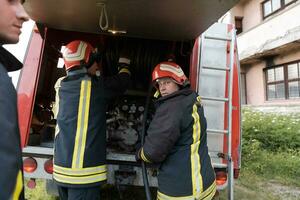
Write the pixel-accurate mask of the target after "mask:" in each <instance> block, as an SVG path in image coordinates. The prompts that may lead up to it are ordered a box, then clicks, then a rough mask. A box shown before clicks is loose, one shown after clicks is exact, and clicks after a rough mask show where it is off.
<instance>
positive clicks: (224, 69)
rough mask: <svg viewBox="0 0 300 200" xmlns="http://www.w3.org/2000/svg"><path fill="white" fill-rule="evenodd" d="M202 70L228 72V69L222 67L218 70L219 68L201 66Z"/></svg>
mask: <svg viewBox="0 0 300 200" xmlns="http://www.w3.org/2000/svg"><path fill="white" fill-rule="evenodd" d="M202 68H203V69H212V70H220V71H230V68H229V67H226V68H224V67H222V68H220V67H207V66H203V67H202Z"/></svg>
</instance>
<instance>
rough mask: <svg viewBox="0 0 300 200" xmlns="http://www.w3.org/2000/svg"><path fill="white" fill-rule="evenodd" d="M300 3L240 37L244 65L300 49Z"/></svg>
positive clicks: (239, 44) (241, 59)
mask: <svg viewBox="0 0 300 200" xmlns="http://www.w3.org/2000/svg"><path fill="white" fill-rule="evenodd" d="M299 19H300V2H297V3H295V4H293V5H291V6H290V7H288V8H286V9H285V10H283V11H281V12H279V13H277V14H275V15H274V16H271V17H270V18H269V19H265V20H264V21H263V22H262V23H260V24H258V25H257V26H255V27H253V28H252V29H250V30H248V31H246V32H244V33H242V34H240V35H239V36H238V39H237V40H238V41H237V42H238V51H239V56H240V61H241V63H242V64H248V63H252V62H255V61H257V60H259V59H261V58H263V57H267V56H273V55H278V54H281V53H284V52H286V51H290V50H293V49H295V48H299V47H300V20H299Z"/></svg>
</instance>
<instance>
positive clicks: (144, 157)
mask: <svg viewBox="0 0 300 200" xmlns="http://www.w3.org/2000/svg"><path fill="white" fill-rule="evenodd" d="M141 158H142V159H143V160H144V161H146V162H149V163H150V162H151V161H150V160H148V159H147V158H146V156H145V153H144V148H142V150H141Z"/></svg>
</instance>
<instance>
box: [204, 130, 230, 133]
mask: <svg viewBox="0 0 300 200" xmlns="http://www.w3.org/2000/svg"><path fill="white" fill-rule="evenodd" d="M207 132H211V133H221V134H228V130H219V129H207Z"/></svg>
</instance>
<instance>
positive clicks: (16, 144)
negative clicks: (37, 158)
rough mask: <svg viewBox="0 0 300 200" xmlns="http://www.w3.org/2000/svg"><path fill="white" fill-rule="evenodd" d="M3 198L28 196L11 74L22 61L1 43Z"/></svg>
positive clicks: (0, 178)
mask: <svg viewBox="0 0 300 200" xmlns="http://www.w3.org/2000/svg"><path fill="white" fill-rule="evenodd" d="M0 52H1V53H0V94H1V95H0V130H1V133H0V137H1V140H0V170H1V174H0V199H1V200H2V199H3V200H8V199H24V190H23V174H22V172H23V166H22V152H21V142H20V131H19V124H18V111H17V93H16V90H15V88H14V86H13V84H12V82H11V78H10V77H9V76H8V75H7V72H8V71H13V70H16V69H20V68H21V67H22V63H20V62H19V61H18V60H17V59H16V58H15V57H14V56H13V55H12V54H10V53H9V52H8V51H6V50H5V49H4V48H3V47H2V46H0Z"/></svg>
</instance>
